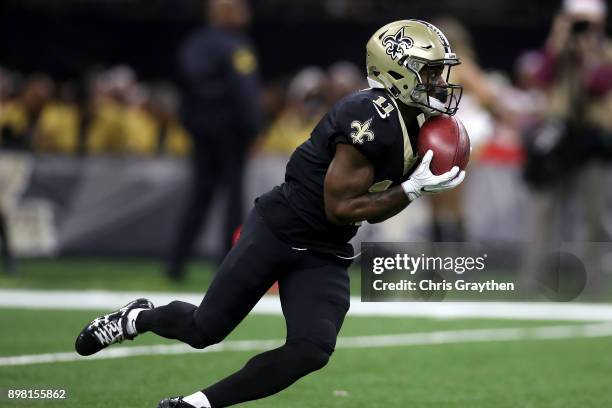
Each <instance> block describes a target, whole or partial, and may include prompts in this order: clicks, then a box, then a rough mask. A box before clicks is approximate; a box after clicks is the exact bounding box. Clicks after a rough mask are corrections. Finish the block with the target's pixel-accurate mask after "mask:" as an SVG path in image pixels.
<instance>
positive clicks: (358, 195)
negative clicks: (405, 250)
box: [324, 144, 465, 225]
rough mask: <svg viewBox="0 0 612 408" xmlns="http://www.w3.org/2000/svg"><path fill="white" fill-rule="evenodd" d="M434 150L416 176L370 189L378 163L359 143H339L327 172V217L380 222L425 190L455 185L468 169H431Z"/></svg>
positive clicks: (340, 221) (345, 221)
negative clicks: (379, 189)
mask: <svg viewBox="0 0 612 408" xmlns="http://www.w3.org/2000/svg"><path fill="white" fill-rule="evenodd" d="M432 157H433V152H432V151H431V150H430V151H428V152H427V154H425V156H424V157H423V160H422V161H421V164H420V165H419V166H418V167H417V169H416V170H415V171H414V173H413V174H412V176H411V177H410V178H409V179H408V180H407V181H405V182H404V183H402V185H400V186H395V187H392V188H390V189H388V190H385V191H383V192H376V193H370V192H368V189H369V188H370V186H371V185H372V184H373V182H374V166H373V165H372V163H370V161H369V160H368V159H367V158H366V157H365V156H364V155H363V154H362V153H360V152H359V151H358V150H357V149H356V148H355V147H353V146H350V145H346V144H338V145H337V146H336V154H335V155H334V159H333V160H332V162H331V164H330V166H329V169H328V170H327V174H326V176H325V187H324V200H325V213H326V215H327V218H328V219H329V220H330V221H331V222H333V223H335V224H338V225H348V224H352V223H355V222H359V221H364V220H368V221H369V222H372V223H376V222H382V221H384V220H386V219H388V218H391V217H393V216H394V215H396V214H397V213H399V212H400V211H402V210H403V209H404V208H406V206H408V204H410V202H411V201H414V200H415V199H417V198H418V197H420V196H421V195H422V194H423V193H437V192H441V191H445V190H449V189H452V188H455V187H456V186H458V185H459V184H461V182H462V181H463V179H464V177H465V172H464V171H462V172H460V173H459V169H458V168H457V167H454V168H453V169H452V170H450V171H448V172H447V173H444V174H442V175H439V176H435V175H433V174H432V173H431V171H430V170H429V164H430V162H431V159H432Z"/></svg>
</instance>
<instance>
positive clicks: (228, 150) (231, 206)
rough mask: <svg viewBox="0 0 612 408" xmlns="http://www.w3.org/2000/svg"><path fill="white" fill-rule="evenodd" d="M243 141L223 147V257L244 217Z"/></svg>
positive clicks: (244, 147) (235, 141)
mask: <svg viewBox="0 0 612 408" xmlns="http://www.w3.org/2000/svg"><path fill="white" fill-rule="evenodd" d="M244 143H245V142H244V141H243V140H234V141H232V142H231V143H227V144H226V145H225V155H224V156H225V158H226V161H225V162H224V164H225V166H224V169H223V186H224V187H225V189H226V197H227V202H226V205H225V219H224V224H223V231H222V236H221V237H222V254H223V256H224V255H225V254H226V253H227V252H228V251H229V250H230V249H231V243H232V237H233V234H234V232H235V231H236V228H238V227H239V226H240V224H242V218H243V216H244V206H243V203H244V194H243V192H244V185H243V178H244V166H245V151H246V146H244Z"/></svg>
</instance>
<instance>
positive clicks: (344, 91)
mask: <svg viewBox="0 0 612 408" xmlns="http://www.w3.org/2000/svg"><path fill="white" fill-rule="evenodd" d="M327 76H328V77H329V92H328V99H329V100H328V102H327V103H328V105H329V106H331V105H333V104H334V103H336V102H337V101H339V100H340V99H342V98H344V97H345V96H347V95H349V94H351V93H353V92H356V91H358V90H360V89H364V88H367V86H368V85H367V82H366V81H365V79H364V73H363V71H362V70H360V69H359V68H358V67H357V66H356V65H355V64H353V63H351V62H346V61H340V62H336V63H334V64H332V65H331V66H330V67H329V68H328V69H327Z"/></svg>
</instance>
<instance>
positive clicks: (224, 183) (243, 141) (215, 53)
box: [167, 0, 262, 280]
mask: <svg viewBox="0 0 612 408" xmlns="http://www.w3.org/2000/svg"><path fill="white" fill-rule="evenodd" d="M206 11H207V19H208V23H209V24H208V25H207V26H206V27H203V28H201V29H199V30H197V31H196V32H195V33H193V34H192V35H191V36H190V37H189V38H188V39H187V40H186V42H185V43H184V44H183V46H182V47H181V49H180V51H179V74H180V77H181V87H182V106H181V116H182V120H183V122H184V124H185V126H186V128H187V130H188V131H189V133H190V134H191V135H192V137H193V179H192V183H191V192H190V197H189V200H188V203H187V208H186V211H185V213H184V215H183V218H182V220H181V224H180V227H179V232H178V235H177V236H176V239H175V241H174V243H173V244H172V248H171V253H170V255H169V258H168V265H167V274H168V276H169V277H170V278H173V279H177V280H178V279H180V278H181V277H182V275H183V269H184V263H185V261H186V259H187V257H188V256H189V252H190V251H191V249H192V247H193V244H194V242H195V241H196V239H197V237H198V233H199V231H200V228H201V225H202V222H203V219H204V216H205V215H206V213H207V210H208V209H209V207H210V204H211V202H212V200H213V197H214V194H215V193H216V192H218V191H221V190H225V191H226V193H227V194H226V211H225V220H224V224H223V232H222V234H221V236H220V237H219V239H220V240H222V243H223V254H222V255H223V256H224V255H225V253H226V252H227V251H228V250H229V248H230V244H231V237H232V234H233V232H234V231H235V230H236V228H237V227H238V226H239V225H240V224H241V222H242V214H243V210H242V201H243V199H242V175H243V169H244V164H245V154H246V151H247V147H248V146H249V144H250V142H251V141H252V140H253V139H254V137H255V136H256V135H257V133H258V132H259V130H260V123H261V117H262V114H261V106H260V86H259V79H258V73H257V60H256V58H255V55H254V53H253V49H252V47H251V45H250V43H249V41H248V39H247V38H246V37H245V36H244V35H243V34H242V33H241V30H242V29H244V27H245V26H246V25H247V24H248V23H249V21H250V18H251V15H250V10H249V7H248V4H247V3H246V0H208V1H207V3H206Z"/></svg>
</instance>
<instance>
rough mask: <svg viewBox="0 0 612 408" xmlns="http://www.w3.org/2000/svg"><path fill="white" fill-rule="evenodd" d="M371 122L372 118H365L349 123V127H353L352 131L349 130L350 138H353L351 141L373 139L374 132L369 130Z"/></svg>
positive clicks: (369, 140)
mask: <svg viewBox="0 0 612 408" xmlns="http://www.w3.org/2000/svg"><path fill="white" fill-rule="evenodd" d="M371 124H372V118H370V119H368V120H366V121H365V122H364V123H361V122H360V121H358V120H354V121H353V122H352V123H351V128H353V129H355V131H354V132H351V139H353V143H357V144H363V142H365V141H366V140H367V141H368V142H371V141H372V140H374V132H373V131H372V130H370V125H371Z"/></svg>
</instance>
